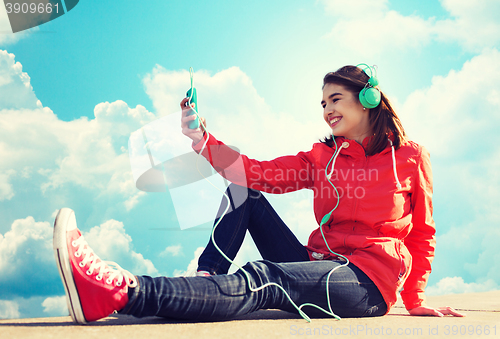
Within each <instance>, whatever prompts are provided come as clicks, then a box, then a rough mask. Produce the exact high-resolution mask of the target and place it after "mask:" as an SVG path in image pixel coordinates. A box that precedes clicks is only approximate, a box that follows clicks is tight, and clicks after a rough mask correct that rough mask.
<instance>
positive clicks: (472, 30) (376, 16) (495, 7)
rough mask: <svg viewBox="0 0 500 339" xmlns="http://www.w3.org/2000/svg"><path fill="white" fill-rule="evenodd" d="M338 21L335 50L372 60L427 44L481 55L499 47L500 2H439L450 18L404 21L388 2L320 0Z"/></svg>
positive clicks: (332, 35)
mask: <svg viewBox="0 0 500 339" xmlns="http://www.w3.org/2000/svg"><path fill="white" fill-rule="evenodd" d="M321 2H322V3H323V4H324V6H325V10H326V12H327V13H328V14H330V15H331V16H332V17H333V18H334V19H335V24H334V27H333V29H332V31H331V32H330V33H329V34H328V35H326V36H325V37H326V38H327V39H328V40H330V41H332V42H333V43H334V45H335V48H336V49H337V50H342V51H343V52H344V53H345V52H346V51H351V52H355V53H356V55H358V57H359V55H362V56H363V55H364V58H371V57H373V56H375V55H379V54H380V53H383V52H386V51H391V52H392V51H394V50H399V51H402V50H403V51H404V50H407V49H411V50H418V49H420V48H421V47H423V46H425V45H426V44H428V43H429V42H431V41H433V40H436V41H438V42H440V43H443V42H444V43H456V44H459V45H460V46H461V47H462V48H464V49H465V50H468V51H474V52H479V51H481V50H482V49H483V48H493V47H496V46H498V43H499V42H500V22H499V21H498V13H500V1H497V0H492V1H481V2H472V1H468V0H441V4H442V6H443V8H444V9H445V10H447V11H448V12H449V15H450V16H451V18H449V19H443V20H436V19H435V18H434V17H431V18H422V17H419V16H416V15H409V16H405V15H401V14H400V13H398V12H396V11H394V10H390V9H389V6H387V4H388V2H387V1H386V0H377V1H369V0H353V1H343V0H322V1H321Z"/></svg>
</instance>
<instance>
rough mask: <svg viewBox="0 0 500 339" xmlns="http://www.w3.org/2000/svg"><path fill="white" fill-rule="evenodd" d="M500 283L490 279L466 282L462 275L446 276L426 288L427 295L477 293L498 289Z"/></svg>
mask: <svg viewBox="0 0 500 339" xmlns="http://www.w3.org/2000/svg"><path fill="white" fill-rule="evenodd" d="M498 288H499V285H498V284H497V283H496V282H495V281H493V280H491V279H489V280H487V281H485V282H483V283H466V282H464V279H463V278H462V277H446V278H443V279H441V280H440V281H439V282H438V283H437V284H436V285H434V286H429V287H427V288H426V290H425V293H426V294H427V295H445V294H462V293H476V292H487V291H492V290H497V289H498Z"/></svg>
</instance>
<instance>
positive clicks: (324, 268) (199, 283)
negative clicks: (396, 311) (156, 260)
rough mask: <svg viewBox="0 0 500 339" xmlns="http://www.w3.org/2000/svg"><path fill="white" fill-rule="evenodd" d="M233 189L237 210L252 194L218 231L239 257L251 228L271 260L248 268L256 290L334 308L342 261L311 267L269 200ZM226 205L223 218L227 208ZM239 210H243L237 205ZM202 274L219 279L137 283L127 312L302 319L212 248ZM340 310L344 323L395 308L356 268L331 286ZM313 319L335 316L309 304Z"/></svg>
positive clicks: (207, 317)
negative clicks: (276, 314)
mask: <svg viewBox="0 0 500 339" xmlns="http://www.w3.org/2000/svg"><path fill="white" fill-rule="evenodd" d="M247 190H248V189H247V188H243V187H240V186H235V185H231V186H230V189H228V191H229V192H230V194H231V202H230V203H231V204H233V203H234V202H235V201H236V200H238V198H239V197H240V198H241V197H242V196H246V198H245V199H244V201H243V203H242V204H241V205H240V206H239V207H237V208H235V209H233V211H232V212H230V213H228V214H227V215H226V216H225V217H224V218H223V220H222V222H221V224H220V225H219V226H218V228H217V229H216V232H215V240H216V242H217V245H218V246H219V247H220V248H221V249H222V250H224V251H225V253H226V254H228V256H229V257H231V258H234V257H235V256H236V253H237V252H238V250H239V248H240V246H241V244H242V242H243V238H244V236H245V233H246V230H247V229H248V230H249V232H250V234H251V235H252V238H253V240H254V241H255V243H256V245H257V247H258V249H259V251H260V253H261V254H262V257H263V258H264V260H261V261H256V262H251V263H248V264H246V265H245V266H244V267H243V268H244V269H245V270H246V271H247V272H248V273H249V276H250V283H251V285H252V286H253V287H258V286H262V285H263V284H266V283H268V282H275V283H277V284H279V285H281V286H282V287H283V288H284V289H285V290H286V291H287V293H288V294H289V295H290V297H291V298H292V300H293V301H294V302H295V303H296V304H297V305H301V304H303V303H313V304H316V305H318V306H320V307H322V308H324V309H326V310H327V309H328V304H327V300H326V288H327V286H326V279H327V276H328V273H329V272H330V271H331V270H332V269H333V268H334V267H337V266H339V265H341V264H342V262H339V261H329V260H325V261H309V257H308V255H307V251H306V249H305V248H304V246H303V245H302V244H300V242H299V241H298V240H297V239H296V237H295V236H294V235H293V233H292V232H291V231H290V230H289V229H288V227H286V225H285V224H284V223H283V221H282V220H281V219H280V218H279V216H278V215H277V214H276V212H275V211H274V209H273V208H272V207H271V206H270V204H269V202H268V201H267V200H266V199H265V197H264V196H263V195H262V194H260V193H259V192H257V191H254V190H248V191H247ZM225 200H226V199H224V201H223V204H222V205H221V208H220V210H219V214H218V217H220V215H221V214H222V212H223V211H224V209H225V206H224V204H225ZM237 205H239V204H237ZM199 268H200V269H204V270H207V271H210V272H214V273H217V275H214V276H211V277H177V278H167V277H158V278H151V277H148V276H139V277H137V280H138V286H137V287H136V288H133V289H130V291H129V302H128V303H127V305H126V306H125V308H124V309H123V310H122V311H121V312H120V313H125V314H130V315H134V316H136V317H145V316H161V317H167V318H174V319H185V320H199V321H207V320H208V321H210V320H226V319H231V318H234V317H237V316H240V315H244V314H247V313H251V312H254V311H257V310H260V309H281V310H284V311H289V312H294V313H297V311H296V309H295V308H294V307H293V305H292V304H291V303H290V301H289V300H288V299H287V298H286V296H285V293H283V291H282V290H280V289H279V288H278V287H276V286H270V287H266V288H264V289H263V290H260V291H258V292H251V291H250V290H249V288H248V282H247V278H246V276H245V274H244V273H243V272H242V271H241V270H238V271H237V272H236V273H234V274H230V275H227V274H225V273H227V270H228V269H229V263H228V262H226V260H225V259H224V258H222V256H221V255H220V254H219V253H218V252H217V251H216V249H215V248H214V247H213V244H212V243H211V241H210V243H209V244H208V246H207V247H206V249H205V252H204V253H203V254H202V256H201V257H200V260H199ZM328 290H329V292H330V300H331V306H332V309H333V312H334V313H335V314H337V315H339V316H340V317H363V316H380V315H383V314H385V313H386V310H387V306H386V304H385V302H384V299H383V298H382V295H381V294H380V292H379V290H378V288H377V287H376V286H375V284H374V283H373V282H372V281H371V280H370V278H368V277H367V276H366V275H365V274H364V273H363V272H362V271H361V270H360V269H359V268H357V267H356V266H354V265H353V264H349V265H348V266H347V267H340V268H339V269H337V270H335V272H334V273H333V274H332V275H331V276H330V281H329V284H328ZM303 311H304V312H305V313H306V314H308V316H310V317H327V315H326V314H325V313H323V312H321V311H319V310H318V309H316V308H313V307H309V306H306V307H304V308H303Z"/></svg>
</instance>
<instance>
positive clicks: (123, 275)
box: [71, 236, 137, 287]
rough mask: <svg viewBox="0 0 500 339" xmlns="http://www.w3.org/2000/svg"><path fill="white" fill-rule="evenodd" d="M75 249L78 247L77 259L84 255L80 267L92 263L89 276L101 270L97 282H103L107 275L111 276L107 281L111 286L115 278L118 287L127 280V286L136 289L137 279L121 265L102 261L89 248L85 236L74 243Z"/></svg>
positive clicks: (88, 272) (88, 271)
mask: <svg viewBox="0 0 500 339" xmlns="http://www.w3.org/2000/svg"><path fill="white" fill-rule="evenodd" d="M71 244H72V245H73V247H77V246H78V250H77V251H76V252H75V257H77V258H80V257H81V256H82V255H84V257H83V260H82V261H80V263H79V264H78V265H79V266H80V267H85V265H87V263H90V267H89V268H88V270H87V272H86V273H87V275H91V274H92V273H93V272H94V270H99V274H97V276H96V280H97V281H100V280H102V278H103V276H104V275H105V274H109V277H108V279H106V283H107V284H111V283H112V282H113V280H114V279H115V278H118V280H117V281H116V286H121V285H122V283H123V281H124V280H125V284H127V286H128V287H136V286H137V279H136V278H135V276H134V275H133V274H132V273H130V272H129V271H127V270H125V269H123V268H122V267H121V266H120V265H118V264H117V263H115V262H113V261H102V260H101V259H100V258H99V257H98V256H97V255H96V254H95V253H94V251H92V249H91V248H90V247H89V245H88V244H87V242H86V241H85V239H84V238H83V236H80V238H78V239H77V240H74V241H73V242H72V243H71Z"/></svg>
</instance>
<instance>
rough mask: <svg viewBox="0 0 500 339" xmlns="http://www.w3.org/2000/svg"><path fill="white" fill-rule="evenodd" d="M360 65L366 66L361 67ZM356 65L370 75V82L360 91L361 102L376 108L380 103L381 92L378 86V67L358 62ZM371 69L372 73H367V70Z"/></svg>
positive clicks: (365, 105)
mask: <svg viewBox="0 0 500 339" xmlns="http://www.w3.org/2000/svg"><path fill="white" fill-rule="evenodd" d="M359 66H366V67H364V68H361V67H359ZM356 67H358V68H361V69H362V70H363V72H364V73H365V74H366V75H368V77H369V79H368V82H367V83H366V84H365V87H364V88H363V89H362V90H361V92H359V102H360V103H361V105H363V107H365V108H375V107H377V106H378V105H379V104H380V100H381V94H380V90H379V89H378V88H375V86H378V78H377V69H376V66H368V65H367V64H358V65H356ZM367 69H368V70H370V74H368V73H367V71H366V70H367Z"/></svg>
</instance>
